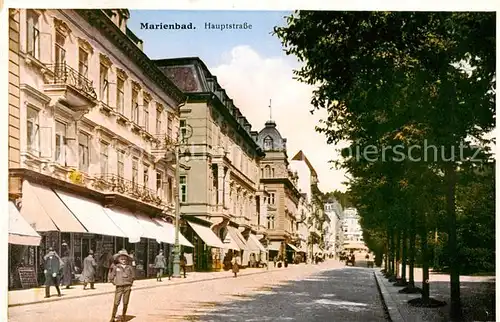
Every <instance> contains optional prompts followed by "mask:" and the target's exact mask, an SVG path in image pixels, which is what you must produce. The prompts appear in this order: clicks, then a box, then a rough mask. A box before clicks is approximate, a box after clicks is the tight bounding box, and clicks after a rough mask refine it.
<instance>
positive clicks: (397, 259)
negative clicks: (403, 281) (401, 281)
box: [394, 230, 401, 278]
mask: <svg viewBox="0 0 500 322" xmlns="http://www.w3.org/2000/svg"><path fill="white" fill-rule="evenodd" d="M400 261H401V231H399V230H398V232H397V233H396V256H395V265H396V272H395V273H394V275H396V278H400V277H401V275H400V270H399V263H400Z"/></svg>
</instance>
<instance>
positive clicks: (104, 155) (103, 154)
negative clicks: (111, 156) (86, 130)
mask: <svg viewBox="0 0 500 322" xmlns="http://www.w3.org/2000/svg"><path fill="white" fill-rule="evenodd" d="M108 150H109V145H108V144H107V143H106V142H101V146H100V159H99V163H100V165H101V175H102V176H105V175H106V174H108Z"/></svg>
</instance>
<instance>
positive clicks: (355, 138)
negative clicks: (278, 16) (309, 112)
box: [275, 11, 496, 320]
mask: <svg viewBox="0 0 500 322" xmlns="http://www.w3.org/2000/svg"><path fill="white" fill-rule="evenodd" d="M495 29H496V25H495V14H494V13H488V12H483V13H467V12H460V13H447V12H435V13H426V12H304V11H301V12H296V13H295V14H294V15H292V16H290V17H288V18H287V25H286V26H284V27H276V28H275V34H276V35H277V36H278V37H279V38H280V40H281V41H282V44H283V47H284V49H285V51H286V53H287V54H289V55H295V56H296V57H297V58H298V59H299V60H300V61H302V62H303V63H304V66H303V67H302V68H301V69H299V70H297V71H295V75H296V76H297V78H298V79H299V80H300V81H302V82H305V83H308V84H311V85H316V86H317V89H316V90H315V91H314V95H313V98H312V102H311V103H312V105H313V106H314V109H326V111H327V112H328V117H327V118H326V119H324V120H322V121H321V123H320V125H319V126H318V127H317V130H318V131H320V132H322V133H324V134H325V136H326V138H327V140H328V142H329V143H331V144H334V143H338V142H339V141H347V142H350V146H349V148H348V149H345V150H344V154H343V155H344V158H343V159H342V160H340V161H338V164H339V165H340V166H342V167H344V168H345V169H346V170H347V171H348V172H349V173H350V175H351V176H352V180H351V182H350V190H349V196H350V201H351V202H352V203H353V204H354V206H355V207H356V208H358V211H359V214H360V216H361V218H362V227H363V229H364V237H365V241H366V242H367V244H368V246H369V247H370V249H371V250H373V251H374V252H375V253H376V254H377V255H378V256H377V257H378V258H381V255H382V254H385V261H386V263H385V264H386V266H385V267H386V268H387V271H386V276H387V277H389V278H391V279H393V280H394V281H397V283H398V284H397V285H401V286H407V287H406V288H404V289H403V290H401V291H402V292H421V294H422V296H421V298H420V299H417V300H414V301H412V304H415V305H418V306H424V307H433V306H437V305H442V304H443V303H441V302H440V301H438V300H437V299H432V298H430V296H429V295H430V284H429V283H428V280H429V267H430V265H431V264H432V266H433V267H434V268H435V269H436V268H438V267H439V268H441V269H446V270H448V271H449V273H450V286H451V288H450V292H451V303H450V318H451V319H455V320H460V317H461V308H460V280H459V277H460V273H461V272H467V273H471V272H479V271H489V272H493V271H494V263H495V231H494V224H495V207H494V199H495V198H494V192H495V191H494V182H495V172H494V170H495V166H494V162H495V161H494V159H493V157H492V156H491V153H490V149H489V144H490V143H491V142H490V140H488V139H486V138H485V134H488V133H489V132H491V131H492V130H493V129H494V126H495V85H496V84H495V68H496V66H495V57H496V52H495V49H496V48H495V42H496V38H495ZM424 142H426V144H427V145H432V146H436V147H439V148H440V153H436V154H434V157H432V158H424V155H423V153H424V152H425V151H426V150H425V149H423V148H422V147H423V144H424ZM370 146H372V147H373V146H375V147H381V148H380V149H377V150H376V151H373V150H372V151H371V152H370V154H369V155H368V154H367V153H357V154H356V153H353V151H366V148H367V147H370ZM393 146H398V147H399V152H400V154H401V155H403V156H410V155H411V156H412V158H411V159H410V158H402V159H401V155H400V154H397V153H396V152H397V151H395V150H394V149H384V147H393ZM415 147H421V148H420V149H419V148H415ZM382 153H384V157H383V158H382ZM431 251H432V252H431ZM397 262H401V264H402V269H401V272H399V265H397V264H396V263H397ZM416 263H417V264H421V265H422V268H423V274H422V280H423V281H422V282H423V284H422V285H423V286H422V289H421V290H420V289H417V288H415V285H414V283H415V281H414V276H413V267H414V266H415V265H416ZM407 266H409V268H407ZM396 277H400V279H398V280H396Z"/></svg>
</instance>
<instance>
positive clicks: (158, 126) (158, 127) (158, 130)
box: [156, 108, 161, 134]
mask: <svg viewBox="0 0 500 322" xmlns="http://www.w3.org/2000/svg"><path fill="white" fill-rule="evenodd" d="M160 133H161V110H160V109H158V108H157V109H156V134H160Z"/></svg>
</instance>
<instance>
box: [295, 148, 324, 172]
mask: <svg viewBox="0 0 500 322" xmlns="http://www.w3.org/2000/svg"><path fill="white" fill-rule="evenodd" d="M292 160H294V161H304V162H305V163H306V164H307V167H308V168H309V170H310V171H311V174H312V175H313V176H314V177H318V174H317V173H316V170H315V169H314V167H313V166H312V164H311V162H309V159H307V157H306V155H305V154H304V152H302V150H300V151H299V152H297V154H296V155H295V156H294V157H293V158H292Z"/></svg>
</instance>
